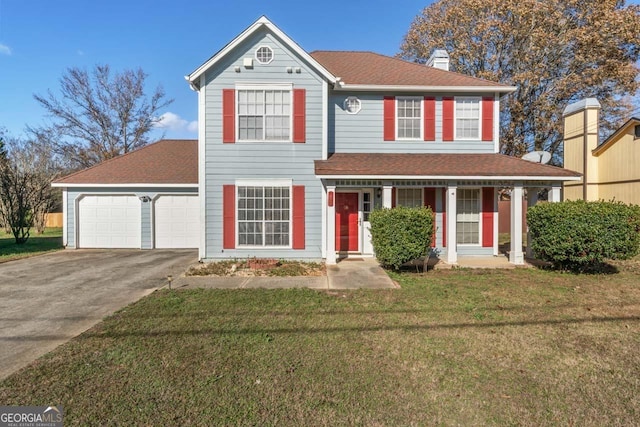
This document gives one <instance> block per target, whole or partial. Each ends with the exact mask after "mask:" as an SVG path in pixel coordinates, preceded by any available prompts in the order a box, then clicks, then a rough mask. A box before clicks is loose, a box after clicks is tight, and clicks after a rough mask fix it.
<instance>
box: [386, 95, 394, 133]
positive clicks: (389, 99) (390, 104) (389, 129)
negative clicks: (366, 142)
mask: <svg viewBox="0 0 640 427" xmlns="http://www.w3.org/2000/svg"><path fill="white" fill-rule="evenodd" d="M395 139H396V98H395V97H393V96H385V97H384V140H385V141H395Z"/></svg>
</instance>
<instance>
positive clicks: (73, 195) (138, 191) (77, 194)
mask: <svg viewBox="0 0 640 427" xmlns="http://www.w3.org/2000/svg"><path fill="white" fill-rule="evenodd" d="M197 192H198V189H197V188H196V187H193V188H161V187H158V188H148V189H145V188H133V187H132V188H126V187H124V188H123V187H103V188H89V187H87V188H77V187H76V188H69V189H67V217H66V219H65V221H66V225H67V228H66V232H67V247H68V248H75V247H76V241H77V240H76V238H77V236H76V228H77V227H76V218H77V215H76V209H77V207H78V202H79V201H80V198H81V197H82V196H95V195H101V194H102V195H116V196H117V195H122V196H127V195H129V196H136V197H142V196H147V197H149V198H150V199H151V200H153V199H154V198H155V197H156V196H157V195H159V194H184V193H192V194H194V193H196V194H197ZM152 203H153V202H152V201H150V202H140V204H141V206H140V213H141V217H140V230H141V233H142V235H141V236H140V237H141V249H152V248H153V217H152V213H151V212H152V207H151V206H152Z"/></svg>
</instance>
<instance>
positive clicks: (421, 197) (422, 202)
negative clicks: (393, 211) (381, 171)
mask: <svg viewBox="0 0 640 427" xmlns="http://www.w3.org/2000/svg"><path fill="white" fill-rule="evenodd" d="M400 190H420V206H424V187H396V199H395V200H394V202H395V204H396V206H402V205H400V203H398V202H399V200H400V197H399V196H398V191H400Z"/></svg>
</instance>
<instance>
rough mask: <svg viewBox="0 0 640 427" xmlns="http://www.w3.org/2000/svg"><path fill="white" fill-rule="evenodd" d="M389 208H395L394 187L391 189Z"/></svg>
mask: <svg viewBox="0 0 640 427" xmlns="http://www.w3.org/2000/svg"><path fill="white" fill-rule="evenodd" d="M391 207H392V208H395V207H396V187H393V188H392V189H391Z"/></svg>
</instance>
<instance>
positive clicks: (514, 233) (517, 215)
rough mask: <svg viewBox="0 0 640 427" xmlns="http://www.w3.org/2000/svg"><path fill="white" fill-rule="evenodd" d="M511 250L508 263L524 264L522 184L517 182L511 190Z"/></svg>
mask: <svg viewBox="0 0 640 427" xmlns="http://www.w3.org/2000/svg"><path fill="white" fill-rule="evenodd" d="M510 240H511V250H510V251H509V262H511V263H512V264H516V265H521V264H524V255H523V253H522V183H521V182H518V183H516V184H515V185H514V186H513V189H512V190H511V236H510Z"/></svg>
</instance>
